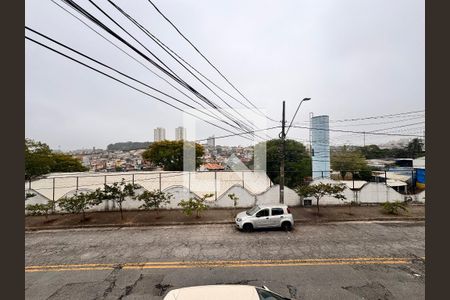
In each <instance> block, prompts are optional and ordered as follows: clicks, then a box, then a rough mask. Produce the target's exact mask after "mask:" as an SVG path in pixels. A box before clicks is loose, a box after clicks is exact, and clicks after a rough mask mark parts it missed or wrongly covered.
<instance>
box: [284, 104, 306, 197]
mask: <svg viewBox="0 0 450 300" xmlns="http://www.w3.org/2000/svg"><path fill="white" fill-rule="evenodd" d="M309 100H311V98H303V99H302V101H300V103H299V104H298V107H297V110H296V111H295V114H294V117H293V118H292V120H291V123H290V124H289V127H288V129H287V131H286V132H285V131H284V130H285V124H286V116H285V106H286V104H285V101H283V112H282V121H281V132H280V135H279V137H280V139H281V151H280V203H281V204H283V203H284V158H285V148H286V135H287V133H288V132H289V129H291V126H292V123H293V122H294V119H295V117H296V116H297V113H298V110H299V109H300V106H301V105H302V103H303V101H309Z"/></svg>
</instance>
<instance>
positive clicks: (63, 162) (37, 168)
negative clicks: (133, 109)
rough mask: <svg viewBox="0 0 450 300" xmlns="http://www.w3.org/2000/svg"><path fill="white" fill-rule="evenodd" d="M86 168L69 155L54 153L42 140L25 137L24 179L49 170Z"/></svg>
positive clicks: (67, 170)
mask: <svg viewBox="0 0 450 300" xmlns="http://www.w3.org/2000/svg"><path fill="white" fill-rule="evenodd" d="M83 171H87V168H85V167H83V165H82V164H81V162H80V161H79V160H78V159H76V158H74V157H72V156H71V155H67V154H63V153H55V152H52V150H50V147H49V146H48V145H47V144H45V143H42V142H36V141H34V140H32V139H25V179H26V180H31V179H33V178H36V177H39V176H41V175H44V174H47V173H50V172H83Z"/></svg>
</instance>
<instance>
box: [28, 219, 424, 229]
mask: <svg viewBox="0 0 450 300" xmlns="http://www.w3.org/2000/svg"><path fill="white" fill-rule="evenodd" d="M361 221H425V217H398V218H352V219H351V218H349V219H323V220H315V219H314V220H311V219H294V222H295V223H301V224H326V223H336V222H361ZM222 224H234V222H233V221H205V222H166V223H153V224H152V223H135V224H91V225H73V226H33V227H25V231H40V230H55V229H57V230H59V229H90V228H132V227H155V226H189V225H222Z"/></svg>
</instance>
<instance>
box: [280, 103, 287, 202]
mask: <svg viewBox="0 0 450 300" xmlns="http://www.w3.org/2000/svg"><path fill="white" fill-rule="evenodd" d="M285 105H286V103H285V101H283V114H282V121H281V133H280V138H281V151H280V203H281V204H283V203H284V157H285V155H284V154H285V141H286V133H285V132H284V130H285V125H286V118H285Z"/></svg>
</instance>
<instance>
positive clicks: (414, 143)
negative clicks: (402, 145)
mask: <svg viewBox="0 0 450 300" xmlns="http://www.w3.org/2000/svg"><path fill="white" fill-rule="evenodd" d="M406 149H407V151H408V154H409V155H410V156H411V157H412V158H417V157H420V156H423V155H425V151H423V142H422V140H420V139H418V138H415V139H412V140H411V141H410V142H409V143H408V146H407V147H406Z"/></svg>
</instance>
